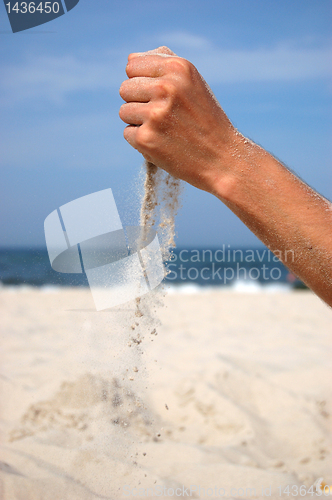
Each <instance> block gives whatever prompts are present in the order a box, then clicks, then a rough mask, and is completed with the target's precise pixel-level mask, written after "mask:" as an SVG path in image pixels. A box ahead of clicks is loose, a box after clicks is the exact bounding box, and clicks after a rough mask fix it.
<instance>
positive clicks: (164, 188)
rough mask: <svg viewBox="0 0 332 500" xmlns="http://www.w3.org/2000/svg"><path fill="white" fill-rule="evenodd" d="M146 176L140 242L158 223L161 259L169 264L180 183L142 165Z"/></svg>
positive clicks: (149, 166) (168, 175) (150, 166)
mask: <svg viewBox="0 0 332 500" xmlns="http://www.w3.org/2000/svg"><path fill="white" fill-rule="evenodd" d="M145 169H146V176H145V182H144V196H143V200H142V206H141V221H140V222H141V226H142V235H141V239H142V240H143V241H144V239H145V237H146V235H147V232H148V231H149V229H151V228H153V227H155V226H156V224H157V223H158V222H159V231H158V235H159V238H160V246H161V250H162V255H163V259H164V261H165V260H168V258H169V257H170V252H171V250H172V249H173V248H174V247H175V240H174V238H175V216H176V214H177V212H178V210H179V207H180V194H181V183H180V180H179V179H176V178H175V177H173V176H172V175H171V174H168V173H167V172H165V171H164V170H162V169H160V168H158V167H156V165H154V164H153V163H151V162H148V161H147V162H146V163H145Z"/></svg>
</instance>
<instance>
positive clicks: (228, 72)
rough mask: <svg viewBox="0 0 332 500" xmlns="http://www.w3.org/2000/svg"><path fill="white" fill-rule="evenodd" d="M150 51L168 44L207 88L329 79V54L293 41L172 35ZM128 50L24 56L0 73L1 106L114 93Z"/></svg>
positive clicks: (152, 41) (161, 38)
mask: <svg viewBox="0 0 332 500" xmlns="http://www.w3.org/2000/svg"><path fill="white" fill-rule="evenodd" d="M150 44H151V48H152V47H154V46H157V45H158V44H159V45H160V44H166V45H169V46H170V48H171V49H173V50H174V51H175V52H177V53H178V54H179V55H183V56H184V57H187V58H188V59H190V60H191V61H192V62H193V63H194V64H195V65H196V66H197V68H198V69H199V71H200V72H201V73H202V75H203V76H204V78H205V79H206V80H207V82H208V83H211V84H233V83H248V82H257V83H268V82H292V81H299V80H307V79H315V78H316V79H321V78H327V77H331V73H332V64H331V49H330V48H329V47H323V48H308V46H307V45H306V46H305V47H303V48H300V47H299V46H298V45H297V46H294V44H292V43H291V42H289V43H282V44H279V45H278V46H275V47H272V48H256V49H245V48H243V49H236V50H235V49H228V48H227V49H225V48H222V47H218V46H216V45H214V44H212V43H211V42H210V41H209V40H208V39H206V38H203V37H200V36H196V35H194V34H191V33H186V32H184V33H182V32H178V31H177V32H173V33H167V34H164V35H159V34H158V35H156V36H155V35H152V36H151V37H150ZM127 55H128V54H127V51H126V50H125V49H124V48H122V49H118V50H112V51H108V52H106V51H105V52H104V53H99V54H91V53H90V54H84V55H82V54H81V55H72V54H66V55H62V56H38V57H35V58H32V57H27V58H26V60H25V61H23V62H20V63H16V64H11V65H8V66H7V67H3V68H2V73H1V77H0V96H1V98H0V104H2V105H3V106H12V105H13V104H15V103H19V104H20V105H21V104H22V101H28V100H29V101H30V103H31V101H32V102H34V101H37V100H46V101H48V102H54V103H64V102H66V100H67V99H68V98H69V97H70V95H71V94H75V93H77V92H80V91H86V92H98V91H104V90H106V91H109V92H112V93H113V92H117V91H118V88H119V86H120V84H121V82H122V81H123V80H124V79H125V78H126V76H125V65H126V61H127Z"/></svg>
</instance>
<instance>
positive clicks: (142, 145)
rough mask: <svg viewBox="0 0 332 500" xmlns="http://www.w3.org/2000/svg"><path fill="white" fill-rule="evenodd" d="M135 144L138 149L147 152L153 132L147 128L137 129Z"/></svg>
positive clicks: (151, 141)
mask: <svg viewBox="0 0 332 500" xmlns="http://www.w3.org/2000/svg"><path fill="white" fill-rule="evenodd" d="M136 144H137V146H138V148H139V149H142V150H147V149H150V148H151V145H152V144H153V132H152V131H151V129H150V128H149V127H143V126H141V127H139V128H138V130H137V133H136Z"/></svg>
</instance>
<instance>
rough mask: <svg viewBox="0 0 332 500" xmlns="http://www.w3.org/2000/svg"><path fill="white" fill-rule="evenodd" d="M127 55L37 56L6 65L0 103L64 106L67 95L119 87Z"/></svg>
mask: <svg viewBox="0 0 332 500" xmlns="http://www.w3.org/2000/svg"><path fill="white" fill-rule="evenodd" d="M126 59H127V54H125V53H120V52H113V53H107V54H105V55H104V57H100V55H99V57H98V59H97V57H96V56H93V55H89V56H74V55H70V54H67V55H63V56H39V57H36V58H32V57H27V58H26V60H25V61H24V62H23V63H17V64H16V65H14V64H12V65H8V66H7V68H6V67H4V68H3V70H2V76H1V79H0V89H1V96H2V97H1V101H0V102H1V103H2V104H6V103H7V104H13V103H15V102H21V101H22V100H27V99H29V100H30V99H36V100H37V99H38V100H40V99H41V100H44V99H46V100H48V101H52V102H56V103H61V102H64V101H65V99H66V96H68V94H70V93H71V92H79V91H98V90H104V89H107V90H109V89H111V88H112V89H113V88H114V87H117V88H118V87H119V85H120V84H121V81H122V80H123V79H124V78H125V63H126Z"/></svg>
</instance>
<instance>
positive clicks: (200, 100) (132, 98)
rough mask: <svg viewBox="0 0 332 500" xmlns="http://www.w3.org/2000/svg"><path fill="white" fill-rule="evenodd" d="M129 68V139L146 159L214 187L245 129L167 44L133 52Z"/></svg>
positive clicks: (125, 92)
mask: <svg viewBox="0 0 332 500" xmlns="http://www.w3.org/2000/svg"><path fill="white" fill-rule="evenodd" d="M126 72H127V75H128V80H126V81H124V82H123V83H122V85H121V88H120V95H121V97H122V98H123V99H124V101H126V103H125V104H123V105H122V106H121V108H120V113H119V114H120V118H121V119H122V120H123V121H124V122H125V123H127V124H128V126H127V127H126V128H125V131H124V137H125V139H126V140H127V141H128V142H129V144H131V146H133V147H134V148H135V149H137V150H138V151H140V153H142V155H143V156H144V158H145V159H146V160H148V161H150V162H152V163H154V164H155V165H157V166H158V167H161V168H163V169H164V170H166V171H167V172H169V173H171V174H172V175H174V176H175V177H178V178H181V179H183V180H185V181H187V182H189V183H190V184H193V185H194V186H196V187H199V188H201V189H204V190H206V191H210V192H215V187H216V182H218V181H217V179H218V178H219V177H220V174H221V173H222V172H221V171H224V173H225V172H227V169H228V168H229V167H230V164H231V158H232V152H233V151H234V148H235V146H234V145H235V143H236V142H237V141H239V140H240V135H239V134H238V133H237V131H236V130H235V129H234V127H233V126H232V124H231V123H230V121H229V120H228V118H227V116H226V115H225V113H224V111H223V110H222V108H221V106H220V105H219V103H218V102H217V100H216V98H215V97H214V95H213V93H212V91H211V90H210V88H209V87H208V85H207V84H206V82H205V81H204V79H203V78H202V76H201V75H200V74H199V73H198V71H197V70H196V68H195V67H194V66H193V65H192V64H191V63H190V62H189V61H187V60H186V59H183V58H181V57H178V56H176V55H175V54H174V53H173V52H172V51H171V50H169V49H168V48H167V47H160V48H159V49H156V50H152V51H149V52H144V53H135V54H130V56H129V58H128V64H127V68H126ZM241 137H242V136H241Z"/></svg>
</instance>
